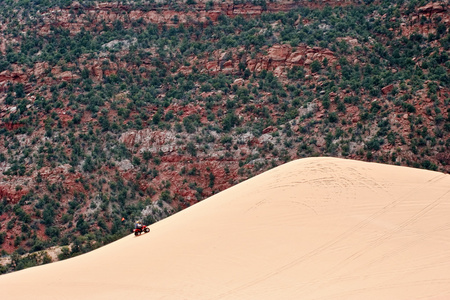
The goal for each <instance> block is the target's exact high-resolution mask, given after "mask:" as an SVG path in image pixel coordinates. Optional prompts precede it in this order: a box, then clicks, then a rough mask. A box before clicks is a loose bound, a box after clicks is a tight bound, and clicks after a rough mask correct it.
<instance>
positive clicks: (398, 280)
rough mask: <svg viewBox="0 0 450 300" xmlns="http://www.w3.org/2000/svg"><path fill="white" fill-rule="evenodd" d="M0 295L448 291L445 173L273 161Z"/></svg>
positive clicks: (32, 274) (1, 279)
mask: <svg viewBox="0 0 450 300" xmlns="http://www.w3.org/2000/svg"><path fill="white" fill-rule="evenodd" d="M0 291H1V299H4V300H5V299H28V300H29V299H132V298H133V297H140V299H177V300H178V299H283V300H284V299H450V176H449V175H444V174H442V173H437V172H431V171H426V170H419V169H411V168H404V167H396V166H388V165H380V164H373V163H364V162H357V161H351V160H342V159H335V158H309V159H302V160H297V161H294V162H291V163H288V164H285V165H283V166H281V167H278V168H275V169H272V170H270V171H268V172H266V173H264V174H262V175H259V176H256V177H254V178H252V179H250V180H247V181H246V182H243V183H241V184H239V185H237V186H235V187H232V188H230V189H228V190H226V191H224V192H222V193H219V194H217V195H215V196H213V197H211V198H209V199H207V200H204V201H202V202H201V203H198V204H197V205H194V206H192V207H190V208H188V209H186V210H184V211H182V212H180V213H178V214H176V215H173V216H171V217H169V218H167V219H165V220H163V221H160V222H158V223H156V224H153V225H152V226H151V232H150V233H149V234H147V235H143V236H141V237H137V238H135V237H134V236H131V235H130V236H127V237H125V238H123V239H121V240H119V241H116V242H114V243H112V244H110V245H108V246H105V247H103V248H101V249H98V250H95V251H93V252H91V253H88V254H85V255H82V256H79V257H76V258H73V259H69V260H66V261H62V262H58V263H54V264H50V265H45V266H41V267H35V268H31V269H27V270H23V271H19V272H16V273H12V274H7V275H3V276H0Z"/></svg>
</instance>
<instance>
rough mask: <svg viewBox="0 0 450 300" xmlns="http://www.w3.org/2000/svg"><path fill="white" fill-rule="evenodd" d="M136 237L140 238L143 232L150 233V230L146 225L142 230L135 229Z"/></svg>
mask: <svg viewBox="0 0 450 300" xmlns="http://www.w3.org/2000/svg"><path fill="white" fill-rule="evenodd" d="M133 232H134V235H135V236H138V235H140V234H141V233H143V232H150V228H148V227H147V226H146V225H142V227H141V228H135V229H133Z"/></svg>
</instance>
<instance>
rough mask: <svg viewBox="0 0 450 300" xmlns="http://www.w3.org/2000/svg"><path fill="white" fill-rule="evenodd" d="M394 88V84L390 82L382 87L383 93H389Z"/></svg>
mask: <svg viewBox="0 0 450 300" xmlns="http://www.w3.org/2000/svg"><path fill="white" fill-rule="evenodd" d="M393 89H394V85H393V84H390V85H387V86H385V87H384V88H382V89H381V92H382V93H383V95H387V94H389V93H390V92H391V91H392V90H393Z"/></svg>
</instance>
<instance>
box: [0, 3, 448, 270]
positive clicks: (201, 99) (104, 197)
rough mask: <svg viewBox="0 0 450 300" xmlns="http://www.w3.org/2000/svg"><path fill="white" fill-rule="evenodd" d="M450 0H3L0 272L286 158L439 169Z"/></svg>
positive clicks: (156, 215)
mask: <svg viewBox="0 0 450 300" xmlns="http://www.w3.org/2000/svg"><path fill="white" fill-rule="evenodd" d="M449 15H450V14H449V6H448V2H426V1H402V0H399V1H349V0H345V1H337V0H336V1H331V0H330V1H284V0H280V1H273V2H265V1H253V2H251V1H250V2H246V1H241V2H237V1H234V2H230V1H217V2H215V1H208V2H201V1H194V0H187V2H183V3H182V2H175V1H169V2H154V1H151V2H146V1H128V2H127V1H123V2H122V1H121V2H101V1H99V2H94V1H71V0H60V1H32V0H23V1H13V0H12V1H7V2H6V3H5V4H4V7H2V9H0V35H1V39H0V133H1V135H2V139H1V140H0V172H1V173H0V195H1V201H0V232H1V233H0V247H1V249H2V252H3V254H8V253H9V254H10V253H13V252H14V257H15V260H14V259H13V263H9V264H8V265H7V266H5V267H3V268H2V269H1V270H0V271H2V272H6V271H8V270H11V269H20V268H23V267H26V266H29V265H32V264H33V263H36V262H33V261H30V260H28V261H25V262H24V261H21V260H20V259H19V258H18V257H19V255H21V254H24V253H27V252H29V251H39V250H42V249H45V248H48V247H51V246H56V245H61V246H64V245H69V244H70V245H71V248H70V249H71V250H70V253H68V250H66V253H65V257H67V256H70V255H76V254H78V253H82V252H85V251H88V250H90V249H92V248H95V247H97V246H99V245H102V244H105V243H107V242H110V241H112V240H114V239H116V238H118V237H120V236H123V235H124V234H126V233H128V232H129V230H130V228H131V227H130V225H131V222H132V221H133V220H134V219H135V218H142V219H144V220H145V222H147V223H152V222H154V221H156V220H159V219H161V218H164V217H166V216H167V215H170V214H172V213H173V212H176V211H178V210H180V209H183V208H185V207H187V206H189V205H192V204H194V203H196V202H198V201H201V200H202V199H204V198H205V197H208V196H210V195H212V194H214V193H217V192H219V191H221V190H224V189H226V188H228V187H230V186H232V185H234V184H236V183H238V182H240V181H242V180H245V179H247V178H249V177H251V176H254V175H256V174H259V173H261V172H263V171H265V170H267V169H269V168H272V167H274V166H277V165H279V164H282V163H285V162H287V161H290V160H293V159H297V158H301V157H308V156H319V155H320V156H335V157H347V158H352V159H357V160H366V161H375V162H380V163H387V164H397V165H405V166H412V167H417V168H426V169H431V170H437V171H442V172H446V173H448V172H449V171H450V166H449V163H450V149H449V148H450V117H449V110H450V108H449V102H450V96H449V92H450V91H449V89H450V78H449V68H450V62H449V54H448V53H449V48H450V35H449V30H448V28H449V27H450V24H449V23H450V17H449ZM66 249H69V248H66ZM9 261H10V260H9Z"/></svg>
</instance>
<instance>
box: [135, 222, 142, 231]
mask: <svg viewBox="0 0 450 300" xmlns="http://www.w3.org/2000/svg"><path fill="white" fill-rule="evenodd" d="M134 228H135V229H138V230H139V231H141V230H142V222H141V221H136V222H135V223H134Z"/></svg>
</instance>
